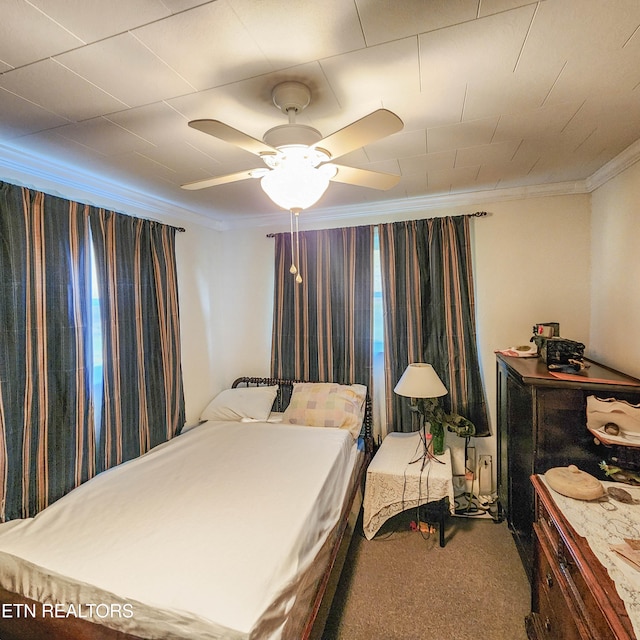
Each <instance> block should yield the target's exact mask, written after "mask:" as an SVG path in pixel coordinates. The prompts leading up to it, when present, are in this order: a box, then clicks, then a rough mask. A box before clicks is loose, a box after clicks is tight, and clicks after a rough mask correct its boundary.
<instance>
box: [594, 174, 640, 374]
mask: <svg viewBox="0 0 640 640" xmlns="http://www.w3.org/2000/svg"><path fill="white" fill-rule="evenodd" d="M591 229H592V234H591V235H592V239H591V334H590V336H589V351H590V355H591V356H592V357H593V358H594V360H597V361H600V362H603V363H604V364H607V365H609V366H611V367H613V368H614V369H619V370H621V371H624V372H625V373H629V374H631V375H633V376H635V377H637V378H640V330H639V328H640V242H639V240H640V162H638V163H636V164H634V165H633V166H631V167H630V168H628V169H627V170H626V171H624V172H623V173H621V174H620V175H618V176H616V177H615V178H613V179H612V180H610V181H609V182H607V183H606V184H605V185H603V186H602V187H600V188H598V189H596V190H595V191H594V192H593V194H592V216H591Z"/></svg>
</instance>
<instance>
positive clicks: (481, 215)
mask: <svg viewBox="0 0 640 640" xmlns="http://www.w3.org/2000/svg"><path fill="white" fill-rule="evenodd" d="M488 215H489V214H488V213H487V212H486V211H476V212H475V213H465V214H463V216H464V217H465V218H484V217H485V216H488ZM453 217H454V218H455V216H453ZM283 233H284V232H283ZM275 237H276V234H275V233H267V238H275Z"/></svg>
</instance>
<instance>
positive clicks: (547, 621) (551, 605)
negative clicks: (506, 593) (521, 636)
mask: <svg viewBox="0 0 640 640" xmlns="http://www.w3.org/2000/svg"><path fill="white" fill-rule="evenodd" d="M534 529H535V533H536V538H535V546H536V549H535V554H534V557H535V561H534V562H535V564H534V576H535V584H534V590H535V592H536V593H537V607H536V609H537V611H535V613H536V614H537V618H538V620H537V624H536V626H537V627H538V638H539V640H542V639H544V640H558V639H559V638H562V640H581V638H583V636H582V635H581V634H580V631H579V629H578V626H577V625H576V623H575V620H576V613H577V611H576V609H579V606H576V605H577V603H576V602H575V601H573V600H572V598H571V589H570V588H569V586H568V585H567V581H566V578H565V576H564V575H563V573H562V571H561V570H560V567H559V565H558V559H557V556H556V554H555V550H554V549H553V548H552V545H551V544H550V541H549V539H548V538H547V537H546V535H545V532H544V530H541V526H540V523H538V524H536V525H535V527H534Z"/></svg>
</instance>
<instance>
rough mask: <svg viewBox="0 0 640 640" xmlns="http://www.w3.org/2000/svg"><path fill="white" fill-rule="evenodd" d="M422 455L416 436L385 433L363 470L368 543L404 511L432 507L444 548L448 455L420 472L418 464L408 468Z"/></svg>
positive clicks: (448, 495) (450, 494) (450, 489)
mask: <svg viewBox="0 0 640 640" xmlns="http://www.w3.org/2000/svg"><path fill="white" fill-rule="evenodd" d="M421 453H422V441H421V439H420V434H419V433H418V432H413V433H399V432H394V433H389V434H388V435H387V436H386V438H385V439H384V440H383V441H382V444H381V445H380V448H379V449H378V451H377V452H376V455H375V456H374V457H373V460H372V461H371V464H369V467H368V469H367V481H366V487H365V494H364V520H363V528H364V534H365V537H366V538H367V539H368V540H371V538H373V537H374V536H375V534H376V532H377V531H378V530H379V529H380V527H381V526H382V525H383V524H384V523H385V522H386V521H387V520H388V519H389V518H391V517H392V516H395V515H396V514H398V513H401V512H402V511H405V510H406V509H411V508H416V507H418V506H420V505H425V504H432V503H433V505H434V506H435V507H439V508H438V509H437V511H438V513H439V516H440V517H439V521H440V522H439V527H440V546H441V547H444V544H445V541H444V519H445V516H446V510H447V499H448V507H449V509H453V508H454V497H453V475H452V471H451V453H450V451H449V449H448V448H447V449H445V451H444V453H443V454H442V455H441V456H438V458H437V460H438V461H436V460H430V461H429V462H428V463H427V464H426V465H425V466H424V468H422V463H421V462H416V463H413V464H412V460H415V459H416V458H417V457H419V456H420V455H421Z"/></svg>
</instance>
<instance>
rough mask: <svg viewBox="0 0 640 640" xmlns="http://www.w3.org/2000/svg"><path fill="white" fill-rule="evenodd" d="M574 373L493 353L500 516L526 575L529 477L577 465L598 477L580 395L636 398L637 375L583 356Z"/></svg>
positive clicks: (597, 452) (598, 455)
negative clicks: (583, 363)
mask: <svg viewBox="0 0 640 640" xmlns="http://www.w3.org/2000/svg"><path fill="white" fill-rule="evenodd" d="M585 364H586V365H588V367H587V368H586V369H584V370H583V371H581V372H580V373H579V374H575V375H571V374H559V373H555V374H554V373H553V372H550V371H548V369H547V366H546V364H545V363H544V362H543V361H542V359H541V358H518V357H512V356H505V355H503V354H500V353H499V354H497V474H498V500H499V509H500V513H501V515H503V516H504V517H506V519H507V522H508V525H509V528H510V530H511V532H512V534H513V536H514V539H515V542H516V546H517V547H518V551H519V553H520V557H521V559H522V562H523V565H524V567H525V570H526V571H527V574H528V575H529V577H531V570H532V563H533V521H534V492H533V487H532V486H531V482H530V480H529V478H530V476H531V475H533V474H543V473H545V472H546V471H547V470H548V469H551V468H552V467H564V466H568V465H570V464H574V465H576V466H577V467H578V468H580V469H581V470H583V471H586V472H587V473H590V474H591V475H594V476H596V477H597V478H599V479H601V480H604V479H605V478H606V476H605V474H604V472H603V471H602V469H600V466H599V463H600V462H601V461H602V459H603V457H604V455H605V453H604V452H603V450H602V449H603V448H602V447H598V446H597V445H596V444H595V443H594V438H593V435H592V434H591V433H590V432H589V431H588V430H587V426H586V405H587V396H589V395H596V396H600V397H609V398H610V397H612V396H615V397H616V398H618V399H620V400H626V401H627V402H631V403H634V404H637V403H639V402H640V380H637V379H635V378H632V377H630V376H627V375H625V374H623V373H620V372H619V371H614V370H613V369H609V368H608V367H605V366H603V365H600V364H598V363H596V362H593V361H589V360H587V359H585Z"/></svg>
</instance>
